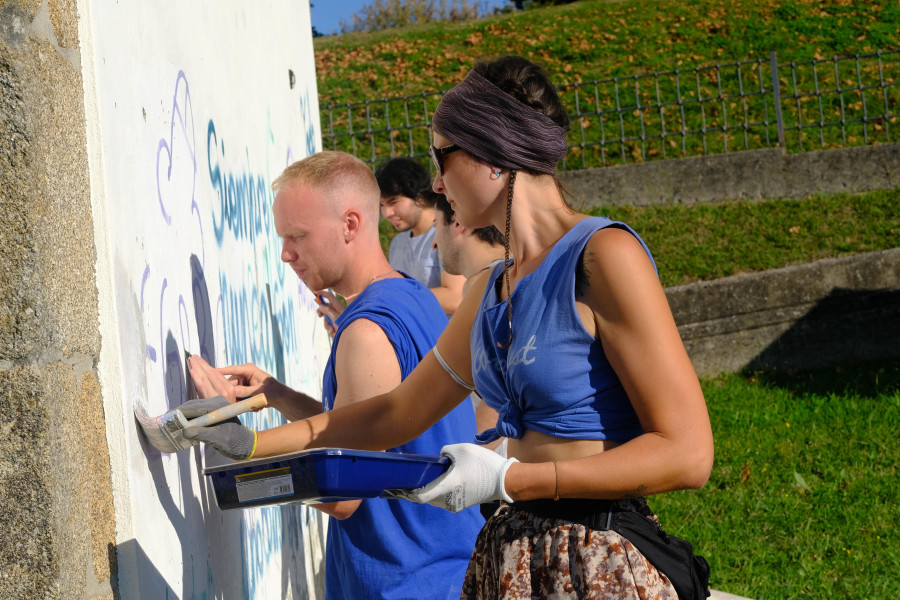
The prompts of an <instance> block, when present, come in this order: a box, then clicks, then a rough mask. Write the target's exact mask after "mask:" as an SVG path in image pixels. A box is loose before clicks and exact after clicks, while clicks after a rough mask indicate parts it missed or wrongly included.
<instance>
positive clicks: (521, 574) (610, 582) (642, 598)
mask: <svg viewBox="0 0 900 600" xmlns="http://www.w3.org/2000/svg"><path fill="white" fill-rule="evenodd" d="M627 502H633V503H635V507H634V509H635V510H637V511H638V512H645V513H649V509H648V508H647V505H646V502H644V501H643V500H634V501H627ZM648 518H652V519H654V520H655V519H656V517H655V516H653V515H652V514H651V515H650V516H649V517H648ZM461 598H462V599H466V600H468V599H472V600H475V599H478V600H532V599H537V598H540V599H548V600H576V599H577V600H587V599H590V600H612V599H616V600H677V598H678V596H677V594H676V593H675V589H674V588H673V587H672V584H671V583H670V582H669V579H668V578H667V577H666V576H665V575H664V574H663V573H661V572H660V571H658V570H656V568H655V567H654V566H653V565H651V564H650V562H649V561H648V560H647V559H646V558H644V555H643V554H641V553H640V552H639V551H638V550H637V548H635V547H634V545H632V543H631V542H629V541H628V540H627V539H625V538H624V537H622V536H621V535H620V534H618V533H616V532H615V531H613V530H611V529H610V530H606V531H600V530H593V529H589V528H588V527H586V526H585V525H582V524H579V523H572V522H571V521H566V520H564V519H560V518H545V517H540V516H535V515H533V514H531V513H529V512H527V511H525V510H521V509H517V508H515V505H506V504H502V505H501V507H500V508H499V509H498V510H497V512H496V513H494V515H493V516H492V517H491V518H490V519H488V521H487V523H485V525H484V528H483V529H482V530H481V533H480V534H479V535H478V539H477V540H476V543H475V550H474V552H473V554H472V560H471V561H470V562H469V568H468V571H467V572H466V578H465V582H464V583H463V593H462V596H461Z"/></svg>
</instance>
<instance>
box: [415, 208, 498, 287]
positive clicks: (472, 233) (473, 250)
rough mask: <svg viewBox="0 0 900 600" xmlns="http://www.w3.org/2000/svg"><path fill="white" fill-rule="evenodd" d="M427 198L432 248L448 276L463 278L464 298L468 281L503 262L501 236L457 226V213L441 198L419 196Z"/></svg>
mask: <svg viewBox="0 0 900 600" xmlns="http://www.w3.org/2000/svg"><path fill="white" fill-rule="evenodd" d="M428 196H430V197H432V198H433V199H434V205H435V208H436V210H435V211H434V230H435V234H434V247H435V248H436V249H437V251H438V254H439V255H440V257H441V263H442V264H443V265H444V270H445V271H446V272H447V273H450V274H452V275H462V276H464V277H465V278H466V285H464V286H463V293H464V294H465V291H466V289H467V288H468V283H469V282H468V280H469V278H470V277H472V276H473V275H477V274H478V273H479V272H481V271H485V270H487V269H490V268H491V267H493V266H494V265H495V264H497V263H498V262H502V261H503V245H504V243H505V241H504V239H503V234H502V233H500V230H499V229H497V228H496V227H494V226H493V225H489V226H488V227H479V228H477V229H472V228H470V227H465V226H464V225H460V224H459V222H458V221H457V220H456V213H455V212H454V210H453V208H452V207H451V206H450V203H449V202H447V198H446V197H445V196H444V195H443V194H436V193H434V192H433V191H431V190H425V191H423V192H420V193H419V198H425V197H428Z"/></svg>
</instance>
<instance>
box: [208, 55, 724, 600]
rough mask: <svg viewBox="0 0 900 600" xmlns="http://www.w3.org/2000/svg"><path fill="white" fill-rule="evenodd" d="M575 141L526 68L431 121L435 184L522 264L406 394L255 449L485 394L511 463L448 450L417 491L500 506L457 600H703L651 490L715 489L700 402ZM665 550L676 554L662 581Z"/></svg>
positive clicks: (636, 248) (283, 430) (655, 283)
mask: <svg viewBox="0 0 900 600" xmlns="http://www.w3.org/2000/svg"><path fill="white" fill-rule="evenodd" d="M568 128H569V120H568V116H567V111H566V110H565V107H564V106H563V105H562V103H561V101H560V99H559V96H558V95H557V93H556V88H555V86H554V85H553V84H552V83H551V81H550V80H549V78H548V77H547V75H546V73H544V71H543V69H541V68H540V67H539V66H538V65H536V64H534V63H532V62H531V61H529V60H526V59H524V58H521V57H518V56H505V57H501V58H498V59H496V60H492V61H484V62H478V63H476V64H475V66H474V68H473V69H472V70H471V71H470V72H469V73H468V75H466V77H465V79H464V80H463V81H462V82H460V83H459V84H457V85H456V86H454V87H453V88H452V89H451V90H449V91H448V92H447V93H445V94H444V96H443V97H442V98H441V101H440V103H439V104H438V107H437V109H436V110H435V113H434V118H433V120H432V133H433V146H432V149H431V152H432V159H433V161H434V164H435V167H436V170H437V176H436V177H435V180H434V184H433V189H434V191H435V192H438V193H443V194H445V195H446V196H447V200H448V202H449V203H450V206H451V207H452V208H453V209H454V210H455V211H456V219H457V221H458V222H459V223H460V224H462V225H465V226H467V227H474V228H478V227H487V226H488V225H494V226H496V227H497V228H498V229H499V230H500V231H503V232H504V238H505V244H506V247H505V249H504V254H505V256H508V257H509V258H510V259H511V260H504V262H502V263H500V264H498V265H497V266H496V267H494V268H493V269H491V270H488V271H483V272H482V273H480V274H478V275H475V276H474V277H473V278H472V279H471V280H470V281H471V283H470V286H471V287H470V289H469V292H468V293H467V294H466V296H465V297H464V298H463V301H462V303H461V304H460V306H459V309H458V310H457V311H456V312H455V314H454V315H453V318H452V319H450V323H449V324H448V325H447V328H446V329H445V330H444V332H443V333H442V334H441V336H440V338H439V339H438V341H437V344H436V345H435V347H434V349H433V350H432V352H431V353H430V354H428V355H427V356H425V357H424V358H423V359H422V361H421V362H420V363H419V365H418V366H417V367H416V368H415V370H413V372H412V373H411V374H410V375H409V376H408V377H406V378H405V379H404V380H403V381H402V382H401V383H400V385H399V386H398V387H397V388H395V389H394V390H392V391H390V392H387V393H383V394H381V395H379V396H376V397H374V398H371V399H369V400H367V401H365V402H358V403H354V404H352V405H349V406H346V407H344V408H342V409H339V410H335V411H332V412H330V413H328V414H326V415H319V416H315V417H311V418H309V419H307V420H305V421H302V422H297V423H289V424H287V425H283V426H281V427H276V428H273V429H269V430H266V431H262V432H259V443H258V445H257V446H256V449H255V454H251V456H271V455H273V454H281V453H285V452H294V451H297V450H301V449H304V448H315V447H328V446H343V445H351V446H352V447H355V448H360V449H366V448H378V447H386V446H392V445H395V444H397V443H400V442H403V441H404V440H408V439H410V438H412V437H414V436H416V435H417V434H418V433H419V432H420V431H422V430H424V429H425V428H427V427H428V426H429V425H431V424H432V423H434V422H435V421H437V420H438V419H439V418H440V417H441V416H442V415H444V414H446V413H447V411H449V410H452V409H453V408H454V407H455V406H456V405H457V404H458V403H459V402H463V401H465V400H466V399H467V398H468V396H469V393H470V392H471V391H472V390H473V389H474V388H476V387H477V389H478V392H479V393H480V394H481V396H482V397H483V398H484V402H485V403H487V404H488V405H490V406H491V407H493V408H495V409H496V410H497V411H498V413H499V418H498V420H497V424H496V428H495V429H494V430H493V431H489V432H485V435H479V436H478V441H480V442H488V441H491V440H494V439H496V438H497V437H499V436H504V437H506V438H508V444H507V456H500V455H498V454H497V453H495V452H493V451H491V450H488V449H485V448H483V447H481V446H479V445H476V444H468V443H463V444H452V445H449V446H447V447H445V448H444V449H443V450H442V454H444V455H445V456H448V457H449V458H450V459H451V461H452V464H451V466H450V468H449V470H448V471H447V472H445V473H444V474H443V475H441V476H440V477H438V478H437V479H435V480H434V481H432V482H431V483H429V484H427V485H425V486H423V487H421V488H419V489H415V490H410V491H409V492H408V493H407V497H409V498H410V499H411V500H413V501H415V502H422V503H429V504H433V505H435V506H440V507H443V508H446V509H447V510H451V511H461V510H464V509H466V507H470V506H473V505H475V504H480V503H484V502H487V501H490V500H502V503H501V507H500V508H499V509H498V510H497V511H496V512H495V513H494V514H493V516H491V518H490V519H488V520H487V522H486V523H485V525H484V527H483V528H482V530H481V532H480V533H479V535H478V540H477V541H476V543H475V549H474V551H473V553H472V559H471V561H470V563H469V568H468V570H467V572H466V579H465V583H464V585H463V594H462V596H461V598H464V599H470V598H477V599H485V600H486V599H494V598H503V599H504V600H526V599H531V598H550V597H566V598H572V597H577V598H594V599H604V598H628V599H637V598H659V599H662V600H674V599H675V598H676V597H679V596H680V597H681V600H686V599H688V598H700V597H705V596H706V593H705V592H706V587H707V582H705V581H703V579H704V578H703V576H702V574H701V575H700V577H699V578H698V579H699V581H698V580H696V579H694V577H693V576H692V575H691V574H695V573H696V569H693V568H692V567H694V566H697V561H695V560H694V559H697V558H698V557H696V556H694V555H692V554H690V553H688V552H682V551H681V550H679V547H683V546H681V545H680V544H666V543H659V542H660V540H661V539H663V538H664V536H663V535H662V534H660V533H659V532H660V531H661V530H660V529H659V527H660V525H659V523H658V520H657V519H656V517H655V515H654V514H653V513H652V511H651V510H650V508H649V506H648V503H647V500H646V497H647V496H651V495H653V494H659V493H663V492H669V491H673V490H682V489H692V488H699V487H702V486H703V485H705V483H706V482H707V480H708V479H709V475H710V471H711V469H712V464H713V436H712V429H711V426H710V421H709V415H708V412H707V408H706V401H705V399H704V397H703V391H702V389H701V387H700V383H699V381H698V379H697V375H696V373H695V372H694V369H693V366H692V365H691V361H690V358H689V357H688V354H687V351H686V350H685V348H684V344H683V343H682V341H681V337H680V336H679V333H678V328H677V327H676V325H675V321H674V319H673V317H672V313H671V311H670V309H669V305H668V302H667V300H666V295H665V292H664V290H663V287H662V285H661V284H660V282H659V278H658V277H657V273H656V266H655V263H654V261H653V258H652V256H651V255H650V251H649V249H648V248H647V246H646V245H645V244H644V242H643V241H642V240H641V238H640V237H639V236H638V234H637V233H636V232H635V231H634V230H632V229H631V228H630V227H628V226H627V225H625V224H624V223H620V222H615V221H611V220H609V219H606V218H603V217H588V216H586V215H583V214H580V213H577V212H576V211H574V210H572V209H571V208H570V207H569V205H568V204H567V202H566V201H565V198H564V196H563V193H562V190H561V186H560V184H559V182H558V180H557V179H556V177H555V171H556V165H557V163H558V162H559V161H560V160H562V158H563V157H564V156H565V154H566V152H567V147H568V146H567V139H566V138H567V131H568ZM211 376H221V375H220V374H215V373H213V374H211ZM254 391H255V389H253V388H247V389H245V390H244V393H243V395H244V396H249V395H251V394H252V393H253V392H254ZM219 427H220V426H218V425H216V426H213V427H211V428H210V429H217V428H219ZM254 435H255V433H254V432H253V431H251V430H249V429H247V428H243V429H242V430H240V436H235V438H236V439H237V438H240V439H249V438H252V437H253V436H254ZM220 445H221V446H222V447H223V448H228V447H230V446H229V445H228V444H220ZM244 457H246V455H244ZM648 530H649V532H650V533H649V534H648V533H647V531H648ZM668 537H669V538H672V537H673V536H668ZM687 555H689V556H687ZM651 556H654V557H655V558H654V559H653V561H656V562H653V561H652V560H651V558H650V557H651ZM660 556H662V558H664V559H668V558H672V559H673V560H672V562H670V563H669V564H667V566H666V571H665V572H664V571H663V570H661V569H660V568H658V567H657V566H654V565H655V564H659V561H658V560H657V559H659V558H660ZM701 560H702V559H701ZM688 567H691V568H690V573H689V577H688V579H689V580H691V581H690V583H689V584H688V587H686V588H685V587H683V586H681V589H684V590H686V591H685V593H684V594H683V595H682V593H681V591H676V587H675V586H676V584H678V582H679V581H681V582H683V579H682V578H681V575H682V573H683V572H684V571H685V568H688ZM706 575H707V577H708V569H707V570H706Z"/></svg>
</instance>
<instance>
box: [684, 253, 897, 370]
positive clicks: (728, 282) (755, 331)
mask: <svg viewBox="0 0 900 600" xmlns="http://www.w3.org/2000/svg"><path fill="white" fill-rule="evenodd" d="M666 297H667V298H668V300H669V306H671V308H672V314H673V315H674V317H675V322H676V323H677V324H678V330H679V333H680V334H681V337H682V339H683V340H684V345H685V348H687V351H688V354H689V355H690V357H691V361H692V362H693V363H694V369H696V371H697V374H698V375H700V376H701V377H714V376H716V375H718V374H719V373H722V372H731V373H733V372H739V371H741V370H742V369H751V370H754V369H758V370H763V369H765V370H769V369H794V368H810V367H820V366H826V365H830V364H835V363H838V362H841V361H846V360H847V357H853V359H854V360H860V361H862V360H880V359H886V358H893V357H897V356H900V345H898V344H897V340H898V339H900V248H894V249H891V250H883V251H880V252H869V253H866V254H859V255H856V256H850V257H846V258H833V259H825V260H820V261H816V262H813V263H809V264H804V265H795V266H790V267H785V268H782V269H772V270H769V271H763V272H760V273H746V274H741V275H735V276H733V277H724V278H722V279H716V280H713V281H703V282H700V283H694V284H688V285H681V286H675V287H670V288H666Z"/></svg>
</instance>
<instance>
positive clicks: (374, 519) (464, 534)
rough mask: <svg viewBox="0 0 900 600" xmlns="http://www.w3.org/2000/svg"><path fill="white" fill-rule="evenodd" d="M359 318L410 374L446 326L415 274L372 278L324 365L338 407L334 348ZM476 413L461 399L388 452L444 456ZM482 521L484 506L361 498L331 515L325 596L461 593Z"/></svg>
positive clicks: (329, 396) (438, 598)
mask: <svg viewBox="0 0 900 600" xmlns="http://www.w3.org/2000/svg"><path fill="white" fill-rule="evenodd" d="M356 319H369V320H370V321H372V322H374V323H376V324H377V325H378V326H379V327H381V329H382V330H383V331H384V332H385V334H387V337H388V339H389V340H390V341H391V344H392V345H393V347H394V351H395V353H396V355H397V359H398V361H399V363H400V371H401V376H402V377H403V378H406V376H408V375H409V374H410V373H411V372H412V370H413V369H414V368H415V366H416V365H417V364H419V361H420V360H421V359H422V357H423V356H425V354H426V353H428V352H429V351H430V350H431V348H432V347H433V346H434V344H435V342H436V341H437V338H438V336H439V335H440V333H441V332H442V331H443V330H444V327H445V326H446V325H447V316H446V315H445V314H444V311H443V310H441V306H440V304H438V301H437V298H435V297H434V294H433V293H431V291H429V290H428V288H426V287H425V286H423V285H422V284H420V283H419V282H417V281H416V280H414V279H396V278H395V279H385V280H381V281H377V282H375V283H372V284H370V285H369V286H368V287H367V288H366V289H365V290H363V292H362V293H361V294H360V295H359V296H358V297H357V298H356V300H354V301H353V302H351V303H350V305H349V306H348V307H347V308H346V310H344V312H343V313H342V314H341V316H340V317H338V319H337V321H336V322H335V325H336V326H337V332H336V333H335V336H334V342H333V344H332V348H331V355H330V356H329V358H328V363H327V364H326V366H325V375H324V381H323V386H322V404H323V407H324V409H325V410H326V411H327V410H331V409H332V408H333V407H334V397H335V393H336V391H337V379H336V377H335V373H334V361H335V352H336V350H337V347H338V344H339V343H340V341H341V334H342V333H343V332H344V330H345V329H346V328H347V326H348V325H349V324H350V323H352V322H353V321H355V320H356ZM474 435H475V413H474V408H473V406H472V402H471V400H469V399H467V400H466V401H464V402H462V403H460V404H459V405H458V406H457V407H456V408H454V409H453V410H452V411H451V412H450V413H449V414H447V415H446V416H444V417H443V418H442V419H441V420H440V421H438V422H437V423H436V424H434V425H433V426H432V427H431V428H430V429H428V430H427V431H426V432H425V433H423V434H422V435H421V436H419V437H418V438H416V439H414V440H412V441H411V442H408V443H406V444H403V445H401V446H397V447H396V448H391V449H390V450H388V452H403V453H415V454H431V455H438V454H440V453H441V448H442V447H443V446H444V445H445V444H455V443H460V442H471V441H472V438H473V436H474ZM483 524H484V518H483V517H482V516H481V514H480V512H479V511H478V507H474V508H470V509H467V510H465V511H463V512H461V513H458V514H453V513H451V512H448V511H446V510H443V509H440V508H437V507H435V506H431V505H428V504H416V503H414V502H410V501H408V500H387V499H383V498H373V499H366V500H363V501H362V503H361V504H360V506H359V508H358V509H357V510H356V512H354V513H353V515H352V516H350V517H349V518H348V519H345V520H343V521H340V520H338V519H335V518H333V517H331V518H329V522H328V540H327V542H326V548H325V552H326V563H325V596H326V598H327V600H342V599H347V600H358V599H367V598H371V599H373V600H374V599H379V600H380V599H382V598H387V599H391V598H397V599H407V598H417V599H418V598H423V599H427V600H445V599H447V598H454V599H456V598H459V596H460V593H461V590H462V582H463V578H464V576H465V572H466V567H467V566H468V563H469V558H470V557H471V555H472V549H473V548H474V547H475V538H476V536H477V535H478V531H479V530H480V529H481V526H482V525H483Z"/></svg>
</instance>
